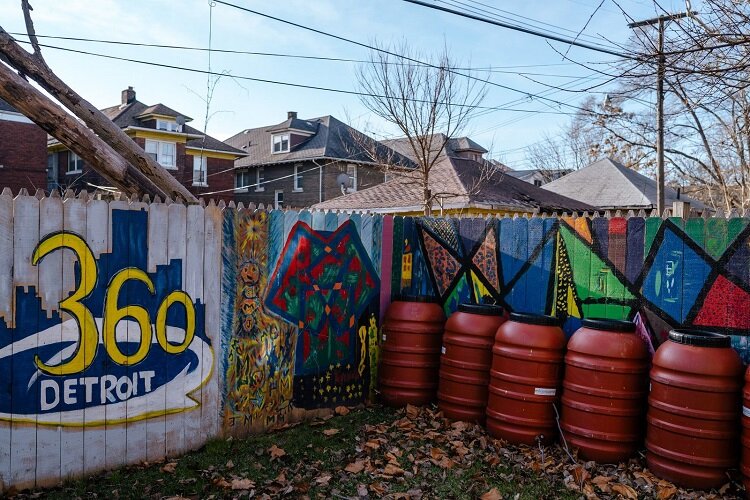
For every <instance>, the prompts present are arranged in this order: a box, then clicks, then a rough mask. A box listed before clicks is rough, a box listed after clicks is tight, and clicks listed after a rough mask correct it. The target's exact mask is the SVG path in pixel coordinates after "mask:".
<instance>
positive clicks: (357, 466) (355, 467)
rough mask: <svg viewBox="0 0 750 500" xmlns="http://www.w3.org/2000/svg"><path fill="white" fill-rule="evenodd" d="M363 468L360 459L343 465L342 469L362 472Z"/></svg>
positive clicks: (363, 465)
mask: <svg viewBox="0 0 750 500" xmlns="http://www.w3.org/2000/svg"><path fill="white" fill-rule="evenodd" d="M364 468H365V463H364V462H363V461H361V460H357V461H356V462H352V463H350V464H349V465H347V466H346V467H344V470H345V471H346V472H351V473H352V474H359V473H360V472H362V471H363V470H364Z"/></svg>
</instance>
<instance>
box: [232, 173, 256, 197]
mask: <svg viewBox="0 0 750 500" xmlns="http://www.w3.org/2000/svg"><path fill="white" fill-rule="evenodd" d="M250 184H252V182H251V181H250V172H249V171H248V170H238V171H237V172H236V173H235V174H234V191H235V193H246V192H247V186H249V185H250Z"/></svg>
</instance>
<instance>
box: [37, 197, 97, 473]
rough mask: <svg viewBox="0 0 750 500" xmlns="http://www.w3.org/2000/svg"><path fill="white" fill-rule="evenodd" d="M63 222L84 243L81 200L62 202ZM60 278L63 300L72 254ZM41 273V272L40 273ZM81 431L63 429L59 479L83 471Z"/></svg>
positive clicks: (71, 277)
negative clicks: (61, 278)
mask: <svg viewBox="0 0 750 500" xmlns="http://www.w3.org/2000/svg"><path fill="white" fill-rule="evenodd" d="M63 214H64V216H63V222H64V229H65V231H69V232H73V233H75V234H78V235H79V236H81V237H82V238H83V239H84V241H85V240H86V234H87V218H88V217H87V203H86V200H84V199H82V198H68V199H66V200H64V201H63ZM63 252H64V253H63V262H62V276H63V280H62V282H63V291H62V296H63V298H65V297H67V296H68V294H69V290H67V288H66V287H67V286H72V288H71V290H74V289H75V288H76V278H75V268H74V266H73V263H72V262H74V260H75V259H73V255H72V252H70V251H69V250H64V251H63ZM66 253H67V254H70V258H71V259H72V261H68V262H66V261H65V260H64V259H65V257H66V255H65V254H66ZM40 272H41V271H40ZM71 284H72V285H71ZM83 446H84V441H83V430H82V429H80V428H64V429H62V433H61V440H60V449H61V452H62V455H61V461H60V477H61V478H62V479H67V478H71V477H75V476H76V475H78V474H80V473H81V471H82V470H83V469H84V465H83V464H84V460H83V454H84V451H83Z"/></svg>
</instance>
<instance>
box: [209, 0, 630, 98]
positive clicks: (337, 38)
mask: <svg viewBox="0 0 750 500" xmlns="http://www.w3.org/2000/svg"><path fill="white" fill-rule="evenodd" d="M215 1H216V3H217V4H221V5H226V6H227V7H232V8H234V9H238V10H242V11H244V12H249V13H251V14H255V15H257V16H261V17H265V18H266V19H272V20H274V21H277V22H280V23H284V24H288V25H290V26H294V27H296V28H300V29H303V30H307V31H311V32H313V33H317V34H319V35H323V36H327V37H330V38H333V39H336V40H340V41H343V42H347V43H351V44H354V45H357V46H359V47H364V48H366V49H369V50H373V51H376V52H381V53H383V54H387V55H390V56H393V57H396V58H399V59H403V60H406V61H410V62H413V63H417V64H422V65H425V66H429V67H431V68H435V69H439V70H445V71H448V72H450V73H453V74H455V75H458V76H462V77H464V78H468V79H471V80H475V81H478V82H482V83H485V84H488V85H492V86H494V87H498V88H502V89H505V90H510V91H512V92H516V93H519V94H523V95H525V96H526V97H528V98H529V99H543V100H546V101H550V102H552V103H554V104H557V105H559V106H567V107H570V108H573V109H576V110H583V108H579V107H578V106H573V105H570V104H566V103H563V102H560V101H556V100H554V99H549V98H547V97H541V96H539V95H537V94H532V93H530V92H526V91H523V90H519V89H516V88H513V87H510V86H508V85H503V84H500V83H497V82H492V81H490V80H489V79H487V80H485V79H482V78H478V77H476V76H473V75H470V74H466V73H461V72H460V71H456V70H455V69H454V68H445V67H440V66H436V65H434V64H431V63H428V62H425V61H420V60H419V59H415V58H413V57H409V56H405V55H402V54H398V53H395V52H392V51H389V50H387V49H383V48H380V47H375V46H372V45H368V44H366V43H363V42H358V41H356V40H352V39H350V38H346V37H343V36H340V35H335V34H333V33H328V32H325V31H322V30H319V29H317V28H312V27H310V26H305V25H303V24H299V23H295V22H293V21H288V20H286V19H282V18H280V17H276V16H272V15H270V14H265V13H263V12H260V11H257V10H253V9H250V8H247V7H242V6H241V5H237V4H233V3H230V2H227V1H224V0H215ZM404 1H410V0H404ZM610 53H612V54H614V55H617V56H619V57H623V56H621V55H620V54H617V53H613V52H610ZM629 58H630V57H629Z"/></svg>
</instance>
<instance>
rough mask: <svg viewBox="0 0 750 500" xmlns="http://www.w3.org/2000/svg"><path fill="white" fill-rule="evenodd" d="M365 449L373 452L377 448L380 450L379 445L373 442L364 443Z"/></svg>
mask: <svg viewBox="0 0 750 500" xmlns="http://www.w3.org/2000/svg"><path fill="white" fill-rule="evenodd" d="M365 447H367V448H370V449H373V450H377V449H378V448H380V443H379V442H378V441H374V440H372V441H368V442H366V443H365Z"/></svg>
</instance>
